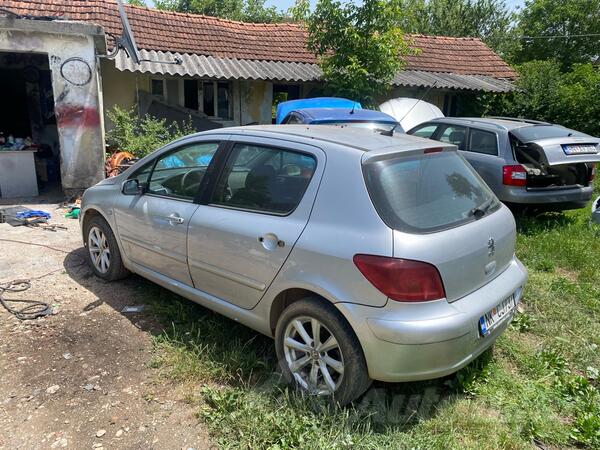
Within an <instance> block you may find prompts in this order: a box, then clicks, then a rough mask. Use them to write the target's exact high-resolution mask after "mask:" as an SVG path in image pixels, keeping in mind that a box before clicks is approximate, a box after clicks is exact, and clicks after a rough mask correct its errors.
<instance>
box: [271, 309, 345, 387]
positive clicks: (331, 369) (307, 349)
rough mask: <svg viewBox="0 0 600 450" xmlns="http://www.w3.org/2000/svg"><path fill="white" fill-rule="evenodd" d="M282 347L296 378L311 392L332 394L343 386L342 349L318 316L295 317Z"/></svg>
mask: <svg viewBox="0 0 600 450" xmlns="http://www.w3.org/2000/svg"><path fill="white" fill-rule="evenodd" d="M283 350H284V354H285V359H286V362H287V365H288V368H289V369H290V371H291V372H292V375H293V376H294V378H295V380H296V382H297V383H298V384H299V385H300V386H301V387H302V388H304V389H306V390H307V391H308V392H310V393H311V394H315V395H331V394H333V393H334V392H335V391H336V390H337V388H338V387H339V386H340V384H341V382H342V379H343V377H344V358H343V355H342V351H341V349H340V345H339V343H338V341H337V339H336V338H335V336H334V335H333V333H331V331H329V329H328V328H327V327H326V326H325V325H323V324H322V323H321V322H320V321H319V320H318V319H315V318H314V317H309V316H301V317H296V318H294V319H293V320H292V321H291V322H290V323H289V324H288V325H287V327H286V329H285V333H284V341H283Z"/></svg>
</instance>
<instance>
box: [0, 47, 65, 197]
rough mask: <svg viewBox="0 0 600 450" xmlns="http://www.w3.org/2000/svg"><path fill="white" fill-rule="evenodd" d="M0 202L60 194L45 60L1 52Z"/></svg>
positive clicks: (55, 133)
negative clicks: (9, 199)
mask: <svg viewBox="0 0 600 450" xmlns="http://www.w3.org/2000/svg"><path fill="white" fill-rule="evenodd" d="M0 98H1V99H2V105H3V106H2V108H0V197H2V198H13V197H32V196H37V195H38V194H39V193H42V194H47V193H53V192H54V191H56V192H60V191H61V180H60V143H59V137H58V129H57V125H56V116H55V114H54V96H53V91H52V74H51V71H50V67H49V61H48V55H46V54H38V53H9V52H0Z"/></svg>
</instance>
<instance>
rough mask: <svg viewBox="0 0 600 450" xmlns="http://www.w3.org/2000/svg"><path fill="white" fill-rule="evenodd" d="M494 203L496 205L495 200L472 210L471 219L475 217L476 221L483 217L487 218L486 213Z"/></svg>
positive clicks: (489, 200)
mask: <svg viewBox="0 0 600 450" xmlns="http://www.w3.org/2000/svg"><path fill="white" fill-rule="evenodd" d="M493 203H494V199H493V198H490V199H488V200H486V201H485V202H483V203H482V204H481V205H479V206H476V207H475V208H473V209H472V210H470V211H469V217H471V216H473V217H475V218H476V219H480V218H482V217H483V216H485V213H486V212H487V211H488V209H490V207H491V206H492V204H493Z"/></svg>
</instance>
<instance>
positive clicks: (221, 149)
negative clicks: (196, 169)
mask: <svg viewBox="0 0 600 450" xmlns="http://www.w3.org/2000/svg"><path fill="white" fill-rule="evenodd" d="M226 139H227V138H226V137H225V136H221V137H217V138H216V139H206V140H204V139H203V140H194V141H187V142H182V143H180V144H178V145H177V146H174V147H172V148H169V149H168V150H165V151H163V152H160V153H159V154H157V155H155V156H153V158H152V159H151V160H149V161H147V162H145V163H143V164H142V165H141V166H140V167H139V168H137V169H135V170H134V171H133V172H132V173H131V175H128V176H127V178H126V180H125V181H127V180H133V179H137V176H138V174H139V173H140V172H141V171H142V170H144V168H146V167H147V166H151V169H150V174H149V175H148V181H147V183H145V184H144V186H143V187H144V193H143V194H142V195H148V196H150V197H158V198H164V199H168V200H175V201H181V202H186V203H196V204H201V203H200V199H201V198H202V197H203V194H204V193H205V191H206V190H207V188H209V187H210V184H211V182H212V179H213V177H214V172H215V171H216V170H219V167H220V164H221V159H222V155H223V154H224V153H225V154H227V144H228V142H227V140H226ZM211 143H215V144H217V149H216V150H215V153H214V155H213V157H212V159H211V161H210V163H209V165H208V166H207V167H206V173H205V174H204V177H203V178H202V181H201V183H200V186H199V187H198V191H197V192H196V193H195V194H194V196H193V197H192V198H191V199H188V198H182V197H173V196H169V195H161V194H156V193H153V192H149V191H148V186H149V184H150V180H151V179H152V175H153V174H154V169H155V168H156V164H157V162H158V161H159V160H160V159H162V158H163V157H168V156H169V155H172V154H173V153H175V152H178V151H179V150H182V149H183V148H185V147H189V146H192V145H202V144H211Z"/></svg>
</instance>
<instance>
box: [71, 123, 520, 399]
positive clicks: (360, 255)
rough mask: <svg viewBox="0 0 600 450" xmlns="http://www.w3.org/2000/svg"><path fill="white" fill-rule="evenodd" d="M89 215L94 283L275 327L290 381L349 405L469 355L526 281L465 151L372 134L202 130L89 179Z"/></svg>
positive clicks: (496, 330)
mask: <svg viewBox="0 0 600 450" xmlns="http://www.w3.org/2000/svg"><path fill="white" fill-rule="evenodd" d="M80 220H81V227H82V231H83V238H84V243H85V246H86V247H87V250H88V255H89V259H90V263H91V267H92V268H93V270H94V272H95V273H96V275H97V276H99V277H101V278H104V279H106V280H116V279H119V278H122V277H123V276H125V275H126V274H127V273H128V272H129V271H131V272H135V273H136V274H139V275H141V276H143V277H145V278H148V279H149V280H152V281H154V282H156V283H158V284H160V285H161V286H164V287H165V288H167V289H170V290H172V291H174V292H176V293H178V294H180V295H182V296H184V297H187V298H188V299H190V300H193V301H195V302H197V303H199V304H201V305H203V306H206V307H208V308H210V309H213V310H215V311H217V312H219V313H221V314H223V315H225V316H227V317H229V318H231V319H233V320H236V321H239V322H241V323H243V324H245V325H247V326H249V327H251V328H253V329H255V330H257V331H259V332H261V333H264V334H266V335H268V336H272V337H274V339H275V348H276V352H277V356H278V358H279V363H280V367H281V371H282V372H283V374H284V376H285V377H286V378H287V379H288V380H289V381H290V382H291V383H293V384H295V385H296V386H298V387H300V388H301V389H304V390H306V391H308V392H310V393H311V394H316V395H333V398H334V399H335V401H337V402H339V403H340V404H345V403H348V402H350V401H352V400H354V399H355V398H357V397H358V396H359V395H360V394H362V393H363V392H364V391H365V390H366V389H367V387H368V386H369V384H370V382H371V380H383V381H390V382H397V381H411V380H422V379H430V378H436V377H441V376H444V375H447V374H450V373H452V372H455V371H457V370H458V369H460V368H461V367H463V366H465V365H466V364H467V363H469V362H470V361H472V360H473V359H474V358H476V357H477V356H478V355H479V354H480V353H482V352H483V351H484V350H485V349H486V348H488V347H489V346H490V345H491V344H492V343H493V342H494V340H495V339H496V338H497V337H498V336H499V335H500V333H502V331H503V330H504V329H505V328H506V326H507V324H508V323H509V321H510V320H511V318H512V316H513V314H514V312H515V309H516V305H517V304H518V302H519V300H520V297H521V293H522V291H523V285H524V283H525V281H526V278H527V273H526V270H525V268H524V267H523V265H522V264H521V263H520V262H519V260H518V259H517V258H516V257H515V254H514V247H515V222H514V219H513V216H512V214H511V213H510V211H509V210H508V209H507V208H506V207H505V206H504V205H502V204H501V203H500V202H499V201H498V200H497V198H496V197H495V196H494V194H493V193H492V192H491V191H490V189H489V188H488V187H487V186H486V185H485V183H484V182H483V181H482V180H481V178H479V176H478V175H477V174H476V172H475V171H474V170H473V169H472V168H471V166H470V165H469V164H468V163H466V162H465V160H464V159H463V157H462V156H460V155H459V154H458V152H457V150H456V147H455V146H453V145H449V144H442V143H439V142H435V141H431V140H428V139H423V138H419V137H415V136H408V135H404V134H402V135H396V136H384V135H381V134H378V133H375V132H373V131H370V130H366V129H348V128H338V127H333V126H323V125H318V126H306V125H279V126H256V127H242V128H230V129H221V130H215V131H210V132H204V133H199V134H195V135H192V136H189V137H186V138H183V139H181V140H178V141H176V142H173V143H171V144H169V145H167V146H166V147H164V148H162V149H160V150H158V151H156V152H154V153H152V154H151V155H149V156H147V157H145V158H144V159H142V160H141V161H139V162H138V163H136V164H135V165H134V166H133V167H131V168H129V169H128V170H127V171H125V172H124V173H123V174H121V175H120V176H118V177H115V178H110V179H106V180H104V181H102V182H100V183H99V184H97V185H96V186H94V187H92V188H90V189H88V190H87V191H86V192H85V194H84V196H83V201H82V214H81V216H80Z"/></svg>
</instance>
